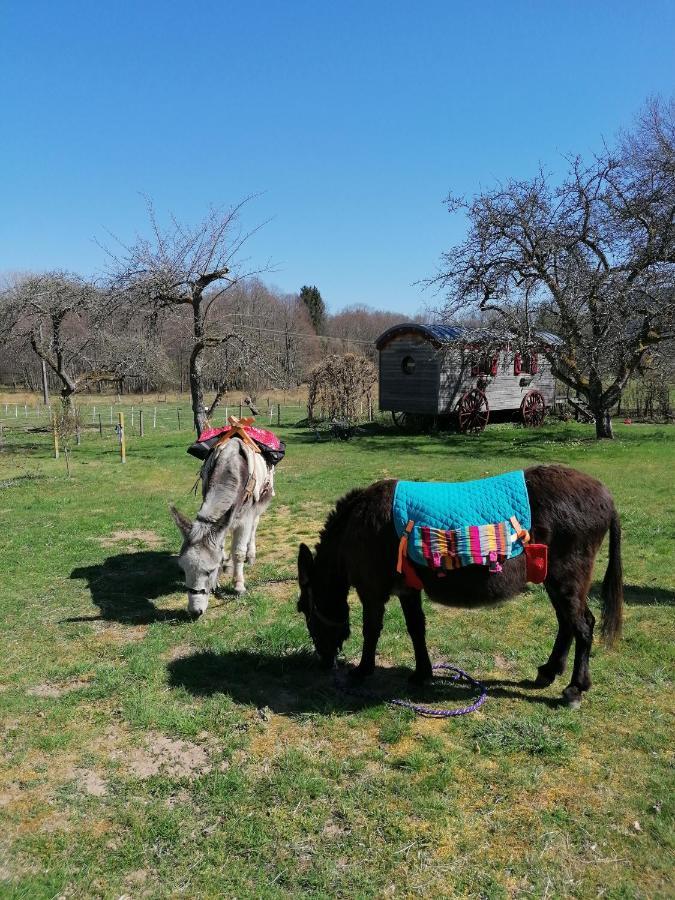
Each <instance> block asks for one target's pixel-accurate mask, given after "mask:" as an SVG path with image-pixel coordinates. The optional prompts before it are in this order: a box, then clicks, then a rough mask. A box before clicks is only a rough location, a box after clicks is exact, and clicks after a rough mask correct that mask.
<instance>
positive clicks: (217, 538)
mask: <svg viewBox="0 0 675 900" xmlns="http://www.w3.org/2000/svg"><path fill="white" fill-rule="evenodd" d="M232 512H233V510H232V509H229V510H228V511H227V513H225V515H224V516H222V517H221V519H219V520H217V521H215V522H203V521H200V520H199V519H197V521H195V522H191V521H190V519H188V518H187V516H185V515H183V513H181V512H179V511H178V510H177V509H176V508H175V507H174V506H172V507H171V515H172V516H173V520H174V522H175V523H176V525H177V526H178V530H179V531H180V532H181V534H182V535H183V546H182V547H181V548H180V553H179V555H178V565H179V566H180V567H181V569H182V570H183V572H184V573H185V584H186V586H187V593H188V612H190V613H191V614H192V615H193V616H194V617H195V618H198V617H199V616H201V615H202V613H204V612H206V609H207V607H208V605H209V596H210V594H211V592H212V591H213V590H214V589H215V588H216V586H217V584H218V575H219V574H220V567H221V565H222V563H223V541H224V540H225V532H226V530H227V527H228V525H229V523H230V519H231V517H232Z"/></svg>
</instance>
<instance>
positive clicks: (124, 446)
mask: <svg viewBox="0 0 675 900" xmlns="http://www.w3.org/2000/svg"><path fill="white" fill-rule="evenodd" d="M119 417H120V418H119V424H118V426H117V434H118V435H119V439H120V462H123V463H125V462H126V461H127V444H126V440H125V437H124V413H123V412H121V413H120V414H119Z"/></svg>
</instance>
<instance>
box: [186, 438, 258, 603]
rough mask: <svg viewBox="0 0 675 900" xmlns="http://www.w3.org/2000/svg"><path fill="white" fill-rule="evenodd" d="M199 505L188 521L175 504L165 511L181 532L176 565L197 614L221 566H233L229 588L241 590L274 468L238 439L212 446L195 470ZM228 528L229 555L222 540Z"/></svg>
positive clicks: (206, 600) (244, 586)
mask: <svg viewBox="0 0 675 900" xmlns="http://www.w3.org/2000/svg"><path fill="white" fill-rule="evenodd" d="M200 475H201V479H202V498H203V501H202V505H201V507H200V509H199V512H198V513H197V516H196V518H195V520H194V522H191V521H190V519H188V518H187V517H186V516H184V515H183V513H181V512H179V511H178V510H177V509H176V508H175V507H171V514H172V516H173V518H174V521H175V522H176V525H178V528H179V529H180V531H181V534H182V535H183V546H182V547H181V549H180V554H179V556H178V565H179V566H180V567H181V569H182V570H183V571H184V572H185V583H186V585H187V589H188V610H189V612H191V613H192V615H194V616H195V617H198V616H201V614H202V613H203V612H205V611H206V609H207V607H208V605H209V595H210V594H211V592H212V591H213V590H214V589H215V587H216V586H217V584H218V578H219V576H220V572H221V570H222V571H224V572H226V573H227V574H230V573H231V572H232V571H233V570H234V589H235V591H236V592H237V593H238V594H243V593H244V592H245V590H246V585H245V583H244V562H247V563H253V562H255V556H256V545H255V537H256V529H257V527H258V522H259V520H260V516H261V515H262V514H263V513H264V512H265V510H266V509H267V507H268V506H269V504H270V501H271V499H272V497H273V496H274V466H272V465H268V463H267V462H266V461H265V459H264V458H263V455H262V454H261V453H256V452H254V451H253V450H252V449H251V447H250V446H247V445H246V444H245V443H244V441H242V440H241V438H239V437H232V438H230V439H229V440H227V441H225V443H223V444H222V445H220V446H216V447H215V448H214V449H213V451H212V452H211V454H210V455H209V457H208V458H207V459H206V461H205V462H204V465H203V466H202V469H201V472H200ZM230 531H231V532H232V555H231V557H230V555H229V554H228V553H227V551H226V550H225V539H226V537H227V534H228V532H230Z"/></svg>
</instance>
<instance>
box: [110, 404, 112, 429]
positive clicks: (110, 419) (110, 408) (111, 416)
mask: <svg viewBox="0 0 675 900" xmlns="http://www.w3.org/2000/svg"><path fill="white" fill-rule="evenodd" d="M110 424H111V425H112V406H111V407H110Z"/></svg>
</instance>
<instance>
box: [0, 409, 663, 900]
mask: <svg viewBox="0 0 675 900" xmlns="http://www.w3.org/2000/svg"><path fill="white" fill-rule="evenodd" d="M23 425H25V423H20V422H17V423H15V427H14V428H13V427H12V423H11V422H9V424H8V425H6V427H5V430H4V436H3V438H4V443H3V445H2V447H0V560H1V569H2V590H1V591H0V640H1V641H2V649H3V653H2V661H1V662H0V728H2V744H1V747H2V750H1V756H0V822H1V824H2V827H1V829H0V895H1V896H2V897H3V898H4V897H8V898H31V900H32V898H48V897H57V896H64V897H69V898H70V897H73V898H79V897H82V898H85V897H86V898H88V897H99V896H100V897H106V898H108V897H110V898H113V897H115V898H116V897H120V896H121V895H127V896H130V897H134V898H135V897H141V896H145V897H167V896H182V895H189V896H196V897H223V896H225V897H240V898H243V897H271V898H274V897H291V896H293V897H294V896H299V895H306V896H312V897H349V898H352V897H358V898H361V897H364V898H365V897H388V896H447V897H486V898H493V897H494V898H499V897H516V896H528V897H532V896H535V897H548V898H552V897H568V896H570V897H581V898H586V897H594V896H603V897H613V898H633V897H644V898H652V897H667V896H672V894H673V880H672V874H673V872H672V851H673V802H672V797H673V793H674V792H673V777H672V774H673V772H672V764H673V754H672V737H671V735H672V714H673V699H672V684H671V677H672V664H673V654H672V647H673V638H674V637H675V634H674V631H675V629H674V628H673V601H674V600H675V559H674V558H673V537H674V533H673V532H674V527H673V526H674V519H675V516H674V511H673V475H672V473H673V471H674V469H675V465H674V464H675V453H674V452H673V437H672V433H673V432H672V429H671V428H668V427H665V426H663V427H659V426H635V425H634V426H623V425H618V426H617V429H616V430H617V440H616V441H614V442H611V443H597V442H595V440H593V439H592V436H591V432H590V430H589V429H587V428H584V427H583V426H578V425H575V424H568V425H551V426H547V427H545V428H543V429H541V430H539V431H524V430H522V429H520V428H517V427H514V426H511V425H504V426H494V427H491V428H488V429H487V431H486V432H484V434H483V435H481V436H479V437H476V438H470V437H462V436H458V435H439V436H419V437H418V436H407V435H400V434H396V433H394V432H389V433H382V432H379V433H378V431H377V429H372V431H370V432H368V431H367V432H366V433H365V434H363V435H362V436H361V437H359V438H358V439H355V440H354V441H352V442H350V443H346V444H343V443H330V442H322V443H316V442H315V441H314V438H313V436H312V435H311V433H308V432H307V431H305V430H302V429H299V428H295V427H293V426H292V425H291V424H290V423H289V422H288V421H287V422H286V424H284V426H283V427H282V429H281V432H282V436H283V438H284V439H285V440H287V442H288V453H287V457H286V459H285V460H284V462H283V463H282V465H281V466H280V467H279V469H278V478H277V497H276V499H275V502H274V504H273V506H272V507H271V509H270V511H269V513H268V514H267V515H266V517H265V518H264V519H263V521H262V522H261V526H260V532H259V541H258V546H259V558H258V563H257V564H256V567H255V568H254V569H253V570H252V572H251V573H250V575H249V593H248V594H247V595H246V597H245V599H243V600H235V599H234V598H233V597H232V596H230V595H229V594H227V593H225V594H224V595H223V597H222V598H221V599H218V600H215V602H213V603H212V606H211V608H210V609H209V611H208V613H207V615H206V616H205V617H204V618H203V619H202V620H200V621H199V622H197V623H194V624H193V623H191V622H189V621H187V618H186V616H185V615H184V609H185V598H184V595H183V593H182V589H181V583H180V577H179V575H180V573H179V571H178V570H177V568H176V566H175V563H174V561H173V559H172V554H173V553H175V551H176V550H177V548H178V544H179V539H178V533H177V532H176V530H175V527H174V525H173V523H172V522H171V520H170V518H169V516H168V505H169V503H172V502H173V503H177V505H178V506H179V507H180V508H182V509H184V510H186V511H188V512H192V511H194V510H195V508H196V501H195V499H194V498H193V497H192V495H191V494H190V488H191V486H192V484H193V482H194V479H195V476H196V468H197V465H196V463H195V461H194V460H193V459H191V458H190V457H188V456H187V455H186V454H185V452H184V451H185V446H186V444H187V442H188V440H189V436H190V433H189V432H188V431H187V430H183V431H182V432H181V433H178V432H177V431H171V430H169V428H168V427H167V428H164V429H163V430H160V429H158V430H157V431H156V432H152V431H150V432H148V430H147V424H146V436H145V437H144V438H143V439H141V438H140V437H138V436H137V435H130V436H129V447H128V461H127V464H126V466H122V465H120V464H119V462H118V458H117V454H116V447H115V444H114V437H113V436H112V435H110V434H106V435H104V437H103V438H101V437H99V435H98V432H97V431H96V430H91V429H89V430H87V431H86V432H85V434H84V436H83V441H82V445H81V447H79V448H77V449H76V450H75V449H74V452H73V453H72V456H71V474H72V477H71V478H68V477H67V474H66V469H65V463H64V460H63V459H60V460H58V461H56V460H53V459H51V458H50V442H49V435H48V434H46V433H43V432H39V431H38V432H29V431H22V430H20V426H23ZM534 461H540V462H554V461H555V462H558V461H560V462H565V463H568V464H570V465H573V466H577V467H579V468H581V469H583V470H585V471H587V472H590V473H591V474H593V475H595V476H597V477H599V478H601V479H602V480H603V481H604V482H605V483H606V484H607V485H608V486H609V487H610V489H611V490H612V492H613V494H614V496H615V498H616V502H617V505H618V507H619V509H620V511H621V514H622V521H623V529H624V544H623V554H624V567H625V580H626V585H627V588H626V599H627V607H626V627H625V637H624V639H623V640H622V642H621V643H620V645H619V646H618V648H617V649H615V650H612V651H608V650H607V649H605V648H604V647H603V646H602V645H601V644H599V643H598V644H596V646H595V648H594V651H593V658H592V661H591V671H592V675H593V679H594V686H593V689H592V690H591V692H590V693H589V694H588V696H587V697H586V698H585V699H584V703H583V706H582V709H581V710H580V711H579V712H573V711H570V710H568V709H566V708H563V707H561V706H559V705H557V698H558V696H559V693H560V690H561V689H562V687H564V685H565V682H564V681H560V682H559V683H556V684H555V685H553V686H552V687H551V688H549V689H546V690H544V691H533V690H531V689H529V688H528V687H527V686H526V684H525V685H524V684H523V683H522V682H523V681H525V680H526V679H528V678H531V677H532V676H533V674H534V672H535V668H536V666H537V665H538V664H539V663H541V662H543V661H544V660H545V659H546V657H547V655H548V653H549V651H550V647H551V643H552V639H553V635H554V616H553V611H552V609H551V607H550V604H549V603H548V599H547V597H546V595H545V593H544V592H543V591H542V590H540V589H539V588H532V589H531V590H529V591H528V592H527V593H526V594H525V595H523V596H522V597H520V598H518V599H517V600H515V601H512V602H511V603H508V604H505V605H503V606H501V607H498V608H493V609H484V610H475V611H471V610H452V609H445V608H439V607H433V606H431V605H430V604H427V615H428V641H429V648H430V652H431V655H432V657H433V658H434V659H436V660H441V659H445V660H448V661H450V662H453V663H455V664H457V665H459V666H461V667H462V668H465V669H467V670H468V671H470V672H471V673H473V674H475V675H476V676H477V677H480V678H482V679H484V680H485V681H486V682H487V683H488V686H489V700H488V702H487V703H486V704H485V705H484V706H483V707H482V708H481V710H480V711H479V712H477V713H475V714H474V715H471V716H467V717H465V718H462V719H457V720H449V721H445V722H442V721H430V720H424V719H419V718H415V717H414V716H413V715H411V714H410V713H409V712H407V711H403V710H399V709H394V708H391V707H389V706H387V705H386V704H384V703H383V702H381V701H380V700H378V699H377V698H385V697H388V696H395V695H400V694H401V693H403V692H404V691H405V690H406V683H405V678H406V674H407V669H406V667H409V666H410V665H411V664H412V650H411V646H410V642H409V639H408V637H407V634H406V632H405V625H404V622H403V617H402V615H401V612H400V609H399V608H398V607H397V606H396V605H395V603H393V602H392V603H391V604H390V605H389V608H388V610H387V614H386V619H385V630H384V634H383V637H382V641H381V644H380V660H381V662H382V663H383V665H382V667H381V668H380V669H378V672H377V674H376V676H375V680H374V683H373V690H372V692H373V695H374V696H373V697H371V698H368V699H363V698H358V697H354V696H351V695H349V694H344V693H336V691H335V689H334V688H333V685H332V682H331V680H330V678H329V677H327V676H326V675H324V674H322V673H321V672H320V671H319V669H318V668H317V667H316V664H315V662H314V659H313V656H312V654H311V652H310V647H309V645H308V638H307V634H306V630H305V628H304V624H303V622H302V620H301V619H300V617H299V616H298V615H297V613H296V611H295V595H296V588H295V585H294V583H293V577H294V565H295V553H296V548H297V544H298V542H299V541H300V540H304V541H307V542H310V543H313V542H314V541H315V540H316V536H317V533H318V530H319V528H320V526H321V524H322V522H323V519H324V518H325V515H326V514H327V512H328V510H329V509H330V508H331V506H332V505H333V503H334V502H335V500H336V499H337V498H338V497H339V496H340V495H341V494H342V493H344V492H345V491H346V490H348V489H349V488H351V487H353V486H355V485H365V484H367V483H369V482H371V481H373V480H375V479H378V478H383V477H414V478H430V479H448V480H454V479H456V480H459V479H465V478H473V477H481V476H484V475H493V474H497V473H499V472H502V471H507V470H509V469H513V468H517V467H519V466H524V465H528V464H530V463H532V462H534ZM604 565H605V556H604V551H603V552H602V553H601V558H600V560H599V562H598V566H597V569H596V574H595V578H596V585H595V588H594V593H593V597H592V604H593V606H594V608H596V609H597V599H596V595H597V583H598V582H599V581H600V580H601V577H602V574H603V572H604ZM352 631H353V635H352V637H351V639H350V641H349V643H348V645H347V646H346V647H345V655H346V657H347V658H348V659H355V658H356V657H357V656H358V652H359V649H360V636H359V632H360V611H359V608H358V604H357V603H356V602H354V603H352ZM468 696H469V694H468V693H467V692H465V691H464V690H463V689H460V688H447V689H445V690H441V689H440V688H434V689H433V690H432V689H431V688H430V689H428V690H427V692H426V693H425V694H424V695H423V699H425V700H435V701H438V702H439V703H442V702H446V703H449V704H453V705H460V704H463V703H464V702H465V701H466V699H467V698H468Z"/></svg>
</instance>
